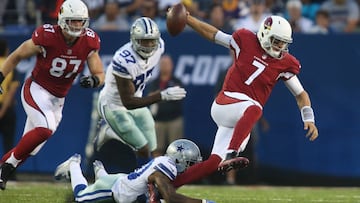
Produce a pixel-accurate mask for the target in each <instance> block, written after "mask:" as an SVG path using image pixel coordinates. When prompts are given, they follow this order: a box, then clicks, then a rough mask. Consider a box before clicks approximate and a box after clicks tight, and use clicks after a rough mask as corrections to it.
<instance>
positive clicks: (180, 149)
mask: <svg viewBox="0 0 360 203" xmlns="http://www.w3.org/2000/svg"><path fill="white" fill-rule="evenodd" d="M183 150H184V147H183V146H182V145H179V146H177V149H176V151H178V152H182V151H183Z"/></svg>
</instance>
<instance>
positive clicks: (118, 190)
mask: <svg viewBox="0 0 360 203" xmlns="http://www.w3.org/2000/svg"><path fill="white" fill-rule="evenodd" d="M155 171H160V172H161V173H163V174H164V175H166V176H167V177H168V178H169V179H170V180H174V179H175V177H176V175H177V170H176V165H175V163H174V161H173V160H172V159H171V158H170V157H168V156H159V157H156V158H155V159H153V160H152V161H150V162H148V163H147V164H145V165H143V166H142V167H141V168H139V169H136V170H135V171H134V172H132V173H130V174H129V175H127V176H122V177H121V178H119V179H118V180H116V182H115V184H114V185H113V187H112V188H111V190H112V192H113V197H114V200H115V201H116V202H118V203H127V202H133V201H135V200H136V198H137V197H138V196H139V195H142V194H145V193H146V192H147V190H148V188H147V183H148V177H149V176H150V175H151V174H152V173H154V172H155Z"/></svg>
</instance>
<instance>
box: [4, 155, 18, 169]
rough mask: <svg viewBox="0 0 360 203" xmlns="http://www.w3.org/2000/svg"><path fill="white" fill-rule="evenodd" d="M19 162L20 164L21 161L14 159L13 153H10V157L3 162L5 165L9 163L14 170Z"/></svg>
mask: <svg viewBox="0 0 360 203" xmlns="http://www.w3.org/2000/svg"><path fill="white" fill-rule="evenodd" d="M20 162H21V160H19V159H16V158H15V156H14V152H12V153H11V155H10V157H9V158H8V159H7V160H6V161H5V163H9V164H11V165H13V166H14V167H15V168H16V167H17V166H18V164H19V163H20Z"/></svg>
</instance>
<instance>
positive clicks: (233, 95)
mask: <svg viewBox="0 0 360 203" xmlns="http://www.w3.org/2000/svg"><path fill="white" fill-rule="evenodd" d="M224 94H225V95H226V96H228V97H231V98H235V99H239V100H245V101H251V102H252V103H254V104H255V105H256V106H258V107H260V108H261V109H262V108H263V107H262V106H261V104H260V103H259V102H258V101H256V100H253V99H251V98H250V97H249V96H247V95H246V94H243V93H239V92H227V91H225V92H224Z"/></svg>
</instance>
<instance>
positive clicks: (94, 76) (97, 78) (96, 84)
mask: <svg viewBox="0 0 360 203" xmlns="http://www.w3.org/2000/svg"><path fill="white" fill-rule="evenodd" d="M91 77H92V79H93V80H94V85H93V87H97V86H99V84H100V80H99V77H98V76H96V75H93V76H91Z"/></svg>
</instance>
